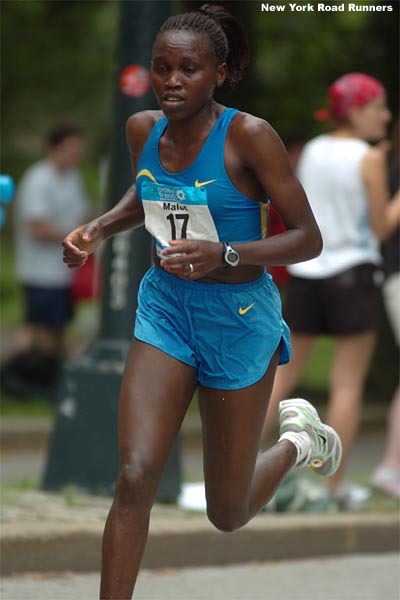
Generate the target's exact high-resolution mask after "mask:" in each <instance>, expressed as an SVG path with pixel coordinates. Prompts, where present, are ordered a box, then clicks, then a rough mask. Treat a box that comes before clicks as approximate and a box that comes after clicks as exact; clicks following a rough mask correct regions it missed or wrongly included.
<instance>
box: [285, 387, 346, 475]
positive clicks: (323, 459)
mask: <svg viewBox="0 0 400 600" xmlns="http://www.w3.org/2000/svg"><path fill="white" fill-rule="evenodd" d="M279 424H280V429H279V433H280V437H279V440H278V441H281V440H285V439H286V440H289V441H291V442H292V443H293V444H294V445H295V447H296V449H297V461H296V466H297V467H308V468H309V469H313V470H314V471H315V473H317V474H318V475H323V476H325V477H329V476H330V475H333V474H334V473H335V472H336V471H337V470H338V468H339V465H340V461H341V458H342V444H341V441H340V438H339V436H338V434H337V433H336V431H335V430H334V429H332V427H329V425H325V424H324V423H322V421H321V419H320V418H319V415H318V413H317V411H316V410H315V408H314V407H313V405H312V404H310V402H308V401H307V400H303V399H302V398H292V399H290V400H283V401H282V402H280V404H279Z"/></svg>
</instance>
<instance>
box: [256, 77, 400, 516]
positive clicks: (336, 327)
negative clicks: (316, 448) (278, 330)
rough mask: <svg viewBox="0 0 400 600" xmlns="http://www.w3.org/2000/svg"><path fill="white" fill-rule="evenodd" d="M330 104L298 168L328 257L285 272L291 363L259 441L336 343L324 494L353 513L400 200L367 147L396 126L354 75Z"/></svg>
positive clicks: (382, 161)
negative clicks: (335, 440) (314, 353)
mask: <svg viewBox="0 0 400 600" xmlns="http://www.w3.org/2000/svg"><path fill="white" fill-rule="evenodd" d="M329 101H330V110H329V111H328V110H324V111H318V114H316V118H318V119H319V120H322V119H326V118H330V119H332V120H333V121H334V124H335V126H334V129H333V130H332V131H331V132H330V133H329V134H324V135H319V136H318V137H316V138H315V139H313V140H311V141H310V142H309V143H308V144H306V146H305V147H304V149H303V151H302V154H301V156H300V160H299V164H298V176H299V179H300V181H301V183H302V184H303V186H304V188H305V190H306V193H307V196H308V198H309V201H310V204H311V207H312V209H313V212H314V215H315V217H316V220H317V222H318V224H319V227H320V229H321V232H322V237H323V241H324V249H323V251H322V253H321V255H320V256H319V257H318V258H315V259H313V260H311V261H307V262H304V263H300V264H296V265H292V266H290V267H289V268H288V271H289V273H290V275H291V279H290V282H289V285H288V289H287V295H286V300H285V311H284V314H285V318H286V320H287V322H288V324H289V326H290V329H291V341H292V348H293V356H292V359H291V361H290V363H289V364H288V365H285V366H283V367H280V368H279V369H278V370H277V374H276V377H275V384H274V391H273V394H272V398H271V402H270V406H269V409H268V414H267V417H266V422H265V426H264V433H263V435H264V438H265V437H266V436H267V434H268V431H269V429H270V427H271V425H272V424H274V422H275V421H276V415H277V407H278V403H279V401H280V400H282V399H284V398H287V397H288V396H289V395H290V393H291V392H292V390H293V389H294V388H295V387H296V385H297V383H298V381H299V379H300V376H301V374H302V371H303V367H304V365H305V363H306V360H307V358H308V356H309V354H310V352H311V350H312V348H313V346H314V343H315V341H316V340H317V338H318V336H321V335H329V336H333V337H334V354H333V359H332V361H333V362H332V365H331V369H330V382H329V386H330V394H329V402H328V409H327V415H326V420H327V422H328V423H329V424H330V425H331V426H332V427H334V428H335V429H336V431H337V432H338V433H339V435H340V437H341V439H342V443H343V461H342V466H341V468H340V469H339V471H338V472H337V473H336V474H335V475H334V476H333V477H331V478H329V479H328V480H327V484H328V486H329V488H330V491H331V493H332V495H333V497H334V498H335V499H336V501H337V502H338V504H339V506H341V507H342V508H345V509H349V508H351V507H352V506H353V507H355V506H357V507H358V506H359V505H360V504H361V503H362V502H365V500H366V499H367V498H368V495H369V494H368V490H366V489H363V488H360V487H359V486H350V485H348V484H346V483H344V480H343V478H344V473H345V469H346V463H347V459H348V457H349V453H350V450H351V447H352V443H353V440H354V437H355V435H356V432H357V427H358V423H359V418H360V410H361V402H362V397H363V386H364V381H365V377H366V374H367V372H368V367H369V365H370V361H371V357H372V354H373V350H374V345H375V342H376V337H377V330H378V328H379V323H380V319H379V314H380V306H381V293H380V286H381V284H382V281H383V273H382V271H381V269H380V266H379V265H380V264H381V255H380V251H379V240H384V239H386V238H387V237H388V236H389V235H390V234H391V233H392V232H393V231H394V229H395V228H396V227H397V226H398V223H399V218H400V198H399V196H398V195H397V197H396V198H395V199H394V200H393V202H391V203H390V204H389V203H388V200H389V190H388V186H387V171H386V155H385V152H384V151H383V150H382V149H380V148H374V147H371V146H370V142H377V141H379V140H382V139H383V138H384V137H385V136H386V130H387V125H388V123H389V122H390V120H391V114H390V112H389V110H388V108H387V105H386V93H385V89H384V88H383V86H382V85H381V83H380V82H379V81H377V80H376V79H374V78H372V77H369V76H367V75H364V74H360V73H349V74H347V75H345V76H343V77H341V78H340V79H338V80H337V81H335V82H334V83H333V84H332V85H331V87H330V88H329Z"/></svg>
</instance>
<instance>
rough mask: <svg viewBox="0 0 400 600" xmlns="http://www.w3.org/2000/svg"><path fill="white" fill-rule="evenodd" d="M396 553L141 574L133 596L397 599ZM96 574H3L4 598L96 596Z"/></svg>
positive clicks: (85, 599) (138, 599)
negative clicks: (13, 576)
mask: <svg viewBox="0 0 400 600" xmlns="http://www.w3.org/2000/svg"><path fill="white" fill-rule="evenodd" d="M398 567H399V556H398V555H397V554H379V555H375V554H369V555H354V556H348V557H340V558H335V557H333V558H325V559H320V560H315V559H313V560H311V559H310V560H303V561H299V560H298V561H281V562H270V563H265V564H246V565H235V566H231V567H207V568H191V569H176V570H173V569H169V570H162V571H144V572H142V574H141V576H140V578H139V580H138V584H137V588H136V593H135V600H261V599H262V600H292V599H293V598H295V599H296V600H399V598H400V575H399V568H398ZM98 580H99V576H98V574H82V575H78V574H72V573H65V574H62V575H59V576H57V577H55V576H50V575H48V576H46V575H44V574H40V575H39V574H36V575H33V574H31V575H29V574H26V575H24V576H19V577H15V578H4V579H3V580H2V582H1V584H0V591H1V598H2V600H27V599H28V598H29V600H37V599H40V600H69V599H71V600H78V599H79V600H95V599H96V598H97V589H98Z"/></svg>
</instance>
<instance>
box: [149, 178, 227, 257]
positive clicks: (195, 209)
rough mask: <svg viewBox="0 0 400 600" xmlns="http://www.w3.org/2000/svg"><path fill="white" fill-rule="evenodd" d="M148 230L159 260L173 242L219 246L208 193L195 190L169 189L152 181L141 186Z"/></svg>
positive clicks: (187, 188)
mask: <svg viewBox="0 0 400 600" xmlns="http://www.w3.org/2000/svg"><path fill="white" fill-rule="evenodd" d="M142 203H143V209H144V214H145V222H144V224H145V227H146V229H147V231H148V232H149V233H150V234H151V235H152V236H153V239H154V242H155V244H156V247H157V254H158V256H160V255H161V250H162V249H163V248H167V247H168V242H169V241H170V240H181V239H188V240H207V241H209V242H218V241H219V238H218V233H217V230H216V227H215V223H214V220H213V218H212V216H211V213H210V210H209V208H208V205H207V191H206V190H205V189H204V188H196V187H175V186H166V185H161V184H158V183H153V182H150V181H145V182H144V183H143V185H142Z"/></svg>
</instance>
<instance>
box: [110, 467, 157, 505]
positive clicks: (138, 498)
mask: <svg viewBox="0 0 400 600" xmlns="http://www.w3.org/2000/svg"><path fill="white" fill-rule="evenodd" d="M157 486H158V479H157V475H156V473H155V471H154V469H152V468H151V467H149V466H148V465H146V464H145V463H144V462H141V461H131V462H129V463H126V464H125V465H124V466H123V467H122V468H121V469H120V472H119V474H118V478H117V482H116V486H115V497H116V499H117V501H118V502H119V503H120V504H122V505H126V506H129V507H136V508H139V507H148V506H151V504H152V503H153V499H154V496H155V494H156V492H157Z"/></svg>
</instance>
